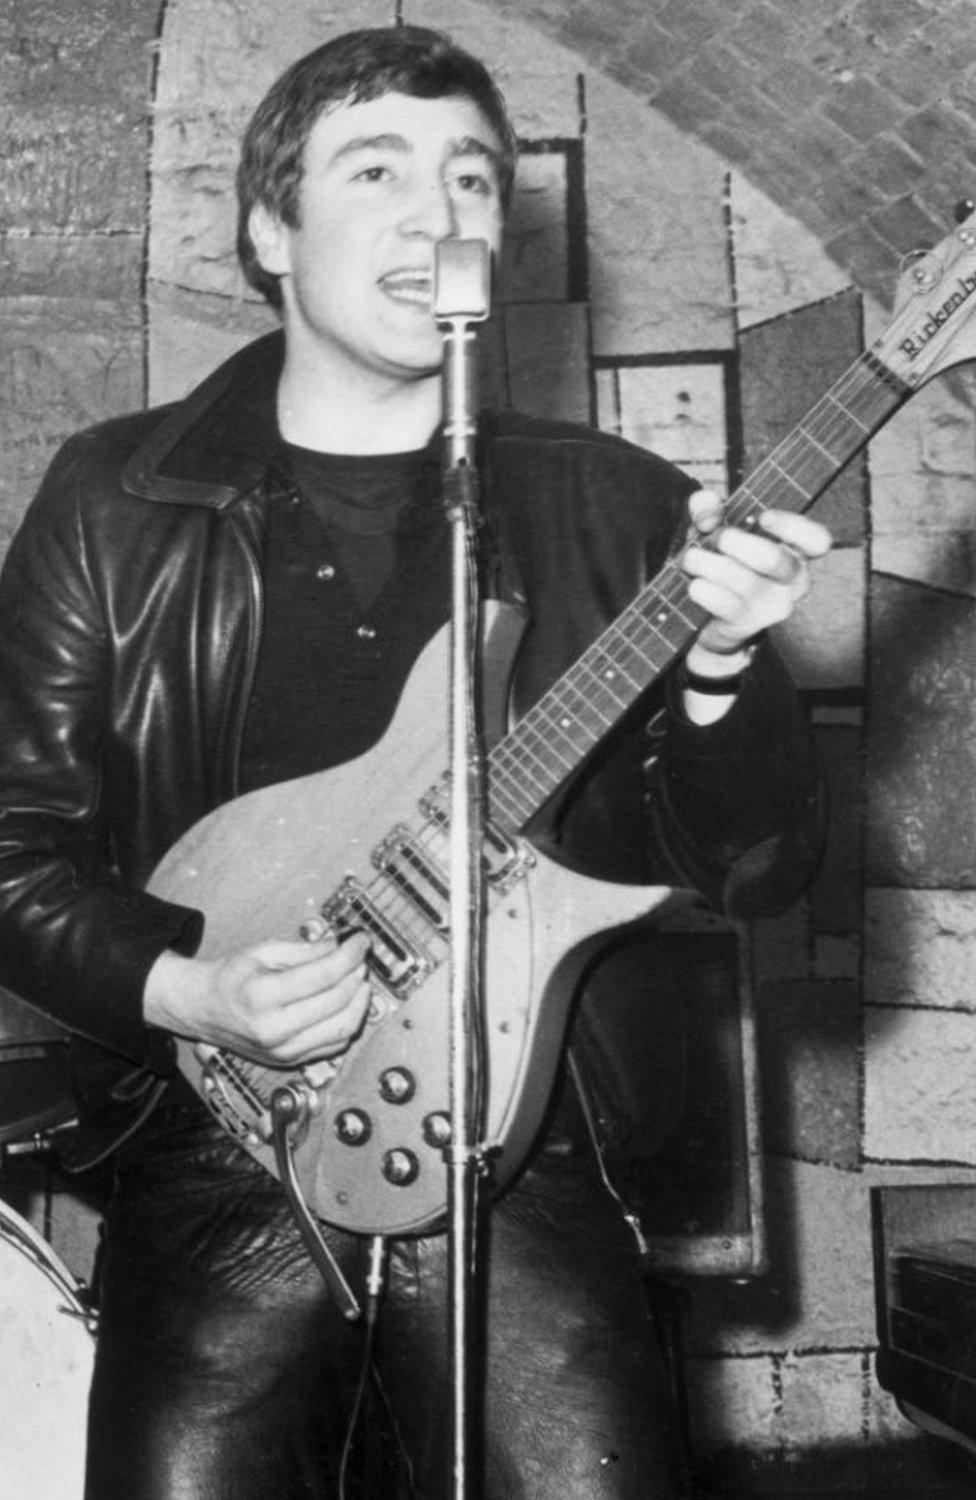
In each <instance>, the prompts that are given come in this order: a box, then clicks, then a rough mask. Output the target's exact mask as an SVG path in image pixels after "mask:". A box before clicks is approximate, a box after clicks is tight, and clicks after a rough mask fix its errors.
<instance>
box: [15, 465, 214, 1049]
mask: <svg viewBox="0 0 976 1500" xmlns="http://www.w3.org/2000/svg"><path fill="white" fill-rule="evenodd" d="M83 452H84V443H83V441H82V440H77V439H76V440H73V441H72V442H71V443H69V444H68V445H66V447H65V449H64V450H62V453H61V454H60V455H59V457H58V458H57V459H56V460H55V463H54V464H53V465H52V468H51V470H50V471H49V474H48V476H47V478H46V480H45V482H44V484H43V486H42V488H41V491H40V493H39V494H38V496H37V498H36V500H35V501H34V504H33V505H32V506H31V507H30V509H29V511H28V513H27V516H26V517H25V520H24V522H23V525H22V527H21V529H20V531H19V533H18V535H17V536H16V537H15V539H14V541H13V543H12V545H11V548H10V552H9V555H8V557H7V560H6V563H5V566H4V570H3V574H2V577H0V983H3V984H5V985H7V986H9V987H10V988H11V989H13V990H15V991H17V992H18V993H19V994H21V995H22V996H23V997H24V998H25V999H27V1000H29V1001H31V1002H32V1003H33V1004H35V1005H37V1006H39V1007H40V1008H41V1009H43V1010H44V1011H45V1012H47V1013H48V1014H49V1015H51V1016H53V1017H54V1018H55V1019H57V1020H58V1021H60V1022H61V1023H62V1024H64V1025H66V1026H67V1027H68V1028H69V1029H71V1030H72V1031H75V1032H78V1033H81V1034H82V1035H84V1036H86V1037H88V1038H90V1039H91V1040H94V1041H96V1042H98V1043H100V1044H102V1045H104V1046H107V1047H109V1048H111V1049H112V1050H114V1051H117V1052H121V1053H122V1054H124V1055H126V1056H128V1057H130V1058H132V1059H133V1060H134V1061H136V1062H140V1063H146V1064H148V1065H149V1066H150V1067H152V1068H154V1069H156V1070H157V1071H163V1070H168V1069H169V1067H170V1066H171V1057H172V1043H171V1039H169V1038H168V1037H167V1036H165V1035H164V1034H163V1033H162V1032H159V1031H155V1030H153V1029H152V1028H147V1027H146V1026H145V1025H144V1023H143V1020H142V992H143V987H144V983H145V978H146V975H147V973H148V971H149V969H150V968H151V966H152V964H153V962H154V961H155V959H156V957H157V955H158V954H159V953H160V952H161V951H162V950H163V949H164V948H167V947H171V946H172V947H176V948H178V949H182V950H183V951H192V949H193V947H194V946H195V945H196V943H197V942H198V941H199V934H200V926H201V919H200V917H199V915H198V914H197V913H194V912H191V911H187V910H183V909H180V908H178V907H174V906H170V905H168V904H166V903H164V902H161V901H159V900H157V899H155V898H153V897H150V896H148V895H147V894H145V893H144V892H142V891H140V890H137V889H130V888H127V887H126V886H125V885H124V884H123V883H122V882H121V880H120V879H119V877H118V875H117V872H116V871H115V869H114V867H113V860H112V844H111V836H110V831H109V829H108V828H107V827H106V826H105V819H104V816H103V807H102V798H101V774H100V770H101V759H102V752H103V740H102V736H103V735H104V734H105V732H106V731H105V727H104V725H105V719H106V715H105V698H106V693H107V685H106V679H105V674H106V673H107V671H108V670H109V658H108V652H107V649H106V645H107V629H106V623H105V614H104V607H103V598H102V595H101V591H100V587H99V583H98V580H97V578H96V577H95V576H94V575H93V573H92V571H91V569H90V567H89V559H88V556H87V552H86V546H85V533H84V527H83V525H82V522H81V519H80V514H79V507H78V506H77V504H76V492H77V490H78V485H79V480H78V475H79V472H80V469H81V468H82V465H81V463H80V460H79V455H80V454H82V453H83Z"/></svg>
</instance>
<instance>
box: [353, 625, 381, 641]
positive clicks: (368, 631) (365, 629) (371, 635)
mask: <svg viewBox="0 0 976 1500" xmlns="http://www.w3.org/2000/svg"><path fill="white" fill-rule="evenodd" d="M356 634H357V635H358V636H359V639H360V640H361V641H375V639H376V626H375V625H357V627H356Z"/></svg>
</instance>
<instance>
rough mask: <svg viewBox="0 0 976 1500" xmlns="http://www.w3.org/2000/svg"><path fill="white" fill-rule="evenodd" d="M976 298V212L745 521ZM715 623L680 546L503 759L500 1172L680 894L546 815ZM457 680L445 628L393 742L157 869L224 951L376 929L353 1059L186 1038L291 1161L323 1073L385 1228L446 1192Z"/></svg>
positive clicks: (328, 1149)
mask: <svg viewBox="0 0 976 1500" xmlns="http://www.w3.org/2000/svg"><path fill="white" fill-rule="evenodd" d="M974 308H976V214H970V215H969V216H968V217H967V218H966V219H965V220H963V221H962V222H961V223H960V224H959V226H958V227H957V228H956V229H955V230H954V232H953V233H952V234H950V235H948V236H947V237H946V238H945V239H944V240H943V241H942V242H941V243H940V244H939V245H938V246H937V247H936V248H935V249H933V250H931V251H928V252H925V253H921V254H919V255H917V256H915V257H914V258H912V259H911V260H910V261H909V263H908V265H907V268H906V270H905V271H904V273H903V276H902V279H901V283H900V287H899V295H898V299H897V301H896V311H895V314H894V317H893V320H892V322H891V323H890V325H889V327H888V328H887V330H886V332H885V333H884V334H883V335H882V336H881V337H880V338H879V339H878V340H877V341H876V343H875V344H874V345H873V347H872V348H871V349H870V350H868V351H867V352H866V353H864V354H862V355H861V356H860V357H859V358H858V359H857V360H855V362H854V363H853V364H852V365H851V366H850V368H849V369H848V370H847V371H846V372H845V373H844V374H843V375H842V376H841V377H840V379H839V380H838V381H837V382H836V383H835V384H834V385H833V386H832V387H831V389H830V390H829V391H828V392H827V393H826V395H824V396H823V397H822V398H821V400H820V401H818V402H817V404H816V405H815V406H814V407H813V408H812V409H811V410H810V411H809V412H808V413H807V415H806V416H805V417H804V418H803V420H802V422H800V424H799V425H798V426H797V427H795V428H794V429H793V431H792V432H791V433H790V434H789V436H788V437H787V438H785V439H784V440H783V441H782V442H781V443H780V444H779V445H778V446H777V447H776V448H775V450H774V451H773V452H771V453H770V454H769V456H768V457H767V458H766V459H765V460H764V461H763V462H762V463H761V464H760V465H759V466H758V468H757V469H756V470H755V472H754V473H753V474H752V475H751V477H750V478H749V479H748V480H747V482H746V483H744V484H743V485H741V486H740V488H738V489H737V490H736V491H735V493H734V494H733V495H732V497H731V498H730V500H729V502H728V511H727V514H728V519H729V521H730V522H731V523H732V524H734V525H737V526H744V527H750V526H754V525H755V524H756V523H757V520H758V518H759V517H760V516H761V514H762V513H763V511H764V509H765V508H766V507H767V506H776V507H778V508H780V509H790V510H805V509H806V508H807V507H808V506H809V505H810V504H812V502H813V501H814V500H815V499H816V497H817V496H818V495H819V494H820V493H821V492H822V491H823V489H824V488H825V487H826V485H827V484H828V483H829V481H830V480H831V479H832V478H833V477H834V475H835V474H836V473H837V472H838V471H839V470H840V469H841V468H842V467H843V466H844V465H845V464H846V463H847V461H848V460H849V459H850V458H851V457H852V456H853V455H854V454H855V453H856V452H857V451H858V450H859V449H860V448H862V447H863V446H864V444H865V443H866V442H867V441H868V439H869V438H870V437H871V436H872V435H873V434H874V433H875V432H876V431H877V430H878V429H879V428H880V427H881V426H882V424H883V423H884V422H885V421H887V419H888V418H889V417H890V416H891V415H892V414H893V413H894V412H895V411H896V410H897V409H898V408H899V407H900V406H901V405H902V404H903V403H904V402H905V401H906V400H907V399H908V398H909V397H910V396H911V395H912V394H913V392H914V391H915V390H917V389H918V388H919V387H920V386H921V385H922V384H923V383H924V382H925V381H926V380H928V379H930V378H931V377H932V376H933V375H934V374H936V373H938V372H939V371H941V370H944V369H947V368H949V367H950V366H951V365H954V364H959V363H961V362H962V361H964V360H967V359H971V358H973V356H974V353H976V343H974V339H973V331H972V318H971V314H972V311H973V309H974ZM487 614H488V616H489V619H488V625H489V629H488V632H487V635H488V640H487V645H486V670H485V673H484V676H485V678H486V680H490V681H493V680H496V679H498V680H500V679H501V678H502V677H503V676H504V674H503V673H502V672H501V671H500V670H499V665H498V661H497V660H496V657H500V656H503V655H510V654H511V640H510V639H509V638H508V637H509V631H508V622H507V620H506V617H505V614H504V611H503V610H502V609H500V608H499V607H497V606H495V607H493V608H491V609H490V610H489V611H488V612H487ZM704 619H705V616H704V613H703V612H702V611H701V610H699V609H698V608H697V607H696V606H695V605H694V604H693V602H692V601H691V600H690V599H689V597H688V592H687V588H686V582H685V577H684V574H683V573H682V572H681V569H680V566H679V564H678V562H677V561H672V562H669V563H668V564H667V565H666V566H665V567H664V569H663V570H662V571H661V573H659V574H658V576H657V577H656V578H655V579H654V581H653V582H652V583H651V584H649V585H648V586H647V587H646V588H645V589H643V590H642V592H641V593H640V594H639V595H638V597H637V598H636V599H634V600H633V601H632V603H631V604H630V605H629V606H628V607H627V608H626V609H625V610H624V611H623V613H622V614H621V615H620V616H619V617H618V618H617V619H616V620H615V621H614V622H613V623H612V624H611V625H610V626H609V627H608V628H607V629H606V630H605V631H604V632H603V634H602V635H601V636H600V637H599V638H598V639H597V640H596V641H595V642H594V643H593V645H591V646H590V647H589V649H588V650H587V651H586V652H584V654H583V655H582V656H581V657H580V658H579V659H578V660H577V661H576V662H575V663H574V664H573V665H572V666H571V667H570V668H569V670H568V671H567V672H565V673H564V675H563V676H562V677H561V678H560V679H559V680H558V681H557V682H556V683H554V685H553V686H552V687H551V688H550V689H549V690H548V692H547V693H545V694H544V696H543V697H542V698H541V699H540V700H539V702H538V703H536V704H535V706H534V707H533V708H532V709H531V710H530V711H529V712H528V713H527V714H525V716H524V717H523V718H522V719H520V720H519V721H518V722H517V723H516V724H515V726H514V728H512V729H510V730H509V731H508V732H507V733H505V734H503V735H502V736H501V738H500V739H499V740H498V741H497V743H496V744H495V746H494V748H493V749H492V750H491V752H490V754H489V757H488V762H487V776H486V779H487V807H486V831H485V840H484V857H485V869H486V903H487V908H488V909H487V916H486V928H485V942H484V958H485V986H484V989H485V996H486V1005H485V1009H486V1015H485V1018H484V1019H485V1026H484V1030H485V1037H484V1047H485V1062H486V1075H487V1089H486V1095H487V1097H486V1100H485V1119H484V1137H485V1140H486V1142H487V1143H488V1144H489V1145H490V1147H491V1148H492V1156H493V1172H492V1183H493V1187H503V1186H504V1185H505V1184H506V1183H507V1182H508V1181H510V1180H511V1178H512V1176H513V1175H514V1173H515V1172H516V1171H517V1169H518V1167H519V1166H520V1165H521V1162H522V1160H523V1159H524V1156H525V1154H526V1152H527V1150H528V1148H529V1145H530V1144H531V1141H532V1139H533V1136H534V1135H535V1133H536V1130H537V1128H538V1126H539V1124H540V1121H541V1118H542V1115H543V1112H544V1109H545V1106H546V1102H547V1100H548V1096H549V1092H550V1088H551V1083H552V1079H553V1075H554V1072H555V1069H556V1066H557V1063H558V1060H559V1056H560V1051H561V1047H562V1043H563V1037H564V1032H565V1029H566V1025H567V1021H568V1016H569V1011H570V1006H571V1003H572V997H573V992H574V990H575V988H576V985H577V983H578V980H579V977H580V975H581V972H582V968H583V965H584V964H585V962H586V960H587V958H588V957H589V955H590V954H591V953H592V952H593V951H594V950H595V948H596V947H598V946H601V945H602V944H603V943H605V941H606V933H607V930H608V929H609V928H619V927H620V926H622V925H623V924H626V923H630V922H637V921H639V920H642V919H645V918H646V917H647V916H648V914H649V913H651V912H653V911H654V910H656V909H660V908H661V907H662V906H663V905H664V904H665V903H667V902H668V901H669V900H671V899H672V896H673V893H672V892H671V891H670V890H669V889H667V888H665V887H637V886H623V885H615V884H612V883H609V882H602V881H595V880H592V879H589V878H587V877H585V876H582V875H579V874H577V873H574V872H572V871H570V870H567V869H565V868H563V867H561V866H559V865H557V864H555V863H554V862H553V861H552V860H550V859H549V858H547V857H546V856H545V855H544V854H543V853H541V852H540V851H539V850H537V849H535V848H533V847H532V845H531V844H530V843H529V842H528V841H527V840H526V839H525V838H524V837H523V832H522V831H523V830H524V829H525V827H526V826H527V825H528V824H529V823H530V821H531V819H532V817H533V815H534V814H535V813H536V812H537V811H538V810H539V809H540V808H541V807H542V806H543V805H544V804H545V803H546V802H547V800H548V799H549V797H550V796H551V795H552V794H553V793H554V792H555V791H557V790H558V789H559V787H560V786H561V785H562V784H563V783H564V782H565V781H566V779H567V778H568V777H569V776H570V775H571V774H572V773H573V771H574V770H575V769H576V768H577V767H578V766H579V765H580V764H581V763H582V761H583V760H584V759H585V758H586V757H587V755H588V754H589V753H590V752H591V751H592V750H593V749H594V747H595V746H596V745H597V744H599V742H600V741H601V740H602V739H603V738H604V737H605V735H606V734H607V733H608V732H609V731H610V729H611V728H612V727H613V726H614V724H616V723H617V721H618V720H619V719H620V718H621V716H622V715H623V714H624V713H625V712H626V711H627V710H628V709H629V708H630V707H631V706H632V705H633V704H634V703H635V701H636V700H637V698H638V697H639V696H640V695H641V694H642V693H643V692H644V691H645V690H646V689H647V688H648V687H649V686H650V684H651V683H653V682H654V681H655V680H656V679H657V678H658V677H659V676H660V675H661V674H662V673H663V672H664V671H665V670H666V669H667V668H668V667H669V666H670V665H671V664H672V663H673V661H674V660H675V658H676V657H677V656H678V655H679V654H680V653H681V652H682V651H683V650H684V649H685V647H686V646H687V645H688V644H689V642H690V641H691V639H692V638H693V637H694V635H695V634H696V632H697V631H698V629H699V628H700V627H701V625H702V624H703V623H704ZM447 680H448V642H447V632H446V630H445V631H444V632H442V633H441V634H440V635H439V636H437V637H436V638H435V639H434V640H433V641H432V642H431V643H430V645H429V646H428V647H427V648H426V650H425V651H424V652H423V653H422V655H421V656H420V658H419V659H418V661H417V663H416V665H415V667H414V670H413V672H412V673H411V676H410V678H409V681H408V683H407V686H406V689H405V691H404V695H403V698H402V700H401V703H400V705H399V708H398V710H397V713H396V715H395V717H394V720H393V722H392V724H391V726H390V729H389V731H388V732H387V734H386V735H385V736H384V737H383V740H382V742H381V743H380V744H379V745H377V746H376V747H375V748H374V749H373V750H371V751H369V752H368V753H367V754H365V755H364V756H362V757H360V758H359V759H357V760H355V761H353V762H350V763H349V764H347V765H344V766H340V767H339V768H337V769H335V770H331V771H327V772H322V773H320V774H318V775H313V776H307V777H302V778H299V779H297V780H293V781H289V782H284V783H281V784H279V785H277V786H271V787H267V788H263V789H261V790H259V791H256V792H253V793H249V794H248V795H246V796H243V797H240V798H238V799H236V800H235V801H233V802H230V803H227V804H225V805H224V806H222V807H219V808H217V809H216V811H214V812H213V813H212V814H210V815H209V816H208V817H206V818H204V819H203V820H202V821H201V822H200V823H198V824H197V825H196V826H195V827H193V828H192V829H191V830H190V831H189V832H188V833H187V834H186V835H185V836H184V837H183V838H182V839H181V840H180V841H179V842H178V843H177V844H176V845H175V846H174V848H173V849H172V850H171V851H170V853H169V854H168V855H167V856H166V858H165V859H164V860H163V861H162V863H161V864H160V865H159V867H158V868H157V870H156V871H155V873H154V875H153V877H152V879H151V881H150V882H149V889H150V891H152V892H154V893H155V894H156V895H159V896H161V897H164V898H167V899H170V900H172V901H176V902H180V903H183V904H185V905H188V906H195V907H198V908H200V909H202V910H203V912H204V914H205V917H206V925H205V932H204V938H203V943H202V946H201V949H200V953H201V955H203V956H207V955H215V954H218V953H221V952H227V951H231V950H233V949H236V948H239V947H243V946H245V945H248V944H251V943H253V942H256V941H258V940H260V939H263V938H267V937H273V936H276V937H294V936H296V935H297V934H298V933H299V932H304V933H305V934H306V935H307V936H310V937H314V936H316V935H317V934H319V933H321V932H322V931H325V930H331V931H332V932H334V933H335V934H336V935H338V936H340V937H341V936H342V935H343V934H344V933H347V932H349V931H352V930H354V929H360V930H363V931H365V932H366V933H367V934H368V935H369V937H370V940H371V944H372V948H371V953H370V956H369V960H368V963H369V968H370V971H371V982H372V985H373V989H374V993H375V994H376V995H377V996H378V997H379V1005H378V1008H377V1009H378V1014H377V1015H376V1016H375V1017H374V1019H372V1020H371V1021H370V1022H369V1023H368V1024H367V1025H366V1026H365V1028H364V1030H363V1033H362V1034H361V1036H360V1037H359V1038H358V1039H357V1040H356V1042H355V1043H354V1044H353V1045H352V1046H351V1047H350V1048H349V1050H348V1051H347V1052H346V1053H345V1054H344V1055H343V1056H342V1057H341V1058H339V1059H337V1060H336V1061H334V1062H322V1063H316V1064H314V1065H311V1066H308V1067H303V1068H296V1069H287V1068H281V1069H279V1068H270V1067H262V1066H259V1065H257V1064H255V1063H252V1062H250V1061H248V1060H246V1059H243V1058H240V1057H238V1056H236V1055H235V1054H233V1053H232V1052H230V1051H228V1050H226V1049H220V1048H216V1047H212V1046H204V1045H202V1044H194V1043H192V1042H190V1041H181V1042H180V1043H179V1047H178V1050H179V1064H180V1067H181V1069H182V1071H183V1072H184V1074H185V1075H186V1077H187V1078H188V1079H189V1080H190V1082H191V1083H192V1084H193V1085H194V1087H195V1088H196V1089H197V1090H198V1092H199V1093H200V1094H201V1095H202V1097H203V1098H204V1099H205V1100H207V1101H208V1103H209V1104H210V1106H211V1108H212V1109H213V1111H214V1113H215V1114H216V1116H217V1118H218V1119H220V1120H221V1122H222V1123H223V1124H224V1126H225V1127H226V1128H227V1130H228V1131H230V1132H231V1133H232V1134H233V1135H234V1136H236V1137H237V1138H238V1139H239V1140H240V1141H241V1142H242V1143H243V1145H244V1146H245V1147H246V1148H247V1149H248V1150H249V1151H250V1152H251V1153H252V1155H254V1156H255V1157H256V1158H257V1159H258V1160H259V1161H261V1162H262V1163H263V1164H264V1165H265V1166H266V1167H267V1168H268V1170H269V1171H271V1172H274V1173H276V1175H280V1173H279V1171H278V1159H277V1158H276V1153H275V1149H274V1145H273V1140H272V1135H273V1131H272V1097H273V1095H274V1093H275V1091H276V1090H277V1089H278V1088H279V1087H280V1086H281V1085H282V1084H288V1085H289V1086H290V1087H291V1088H292V1089H295V1090H298V1091H299V1093H300V1094H301V1097H302V1098H303V1099H304V1100H305V1101H306V1104H307V1109H306V1111H305V1114H306V1118H305V1122H304V1124H303V1127H302V1129H301V1130H300V1131H297V1132H296V1133H295V1137H294V1139H293V1141H292V1160H293V1169H294V1173H295V1177H296V1179H297V1183H298V1186H299V1189H300V1191H301V1193H302V1194H303V1195H304V1198H305V1201H306V1202H307V1204H308V1205H309V1207H310V1209H311V1210H312V1212H313V1213H314V1214H316V1215H318V1217H320V1218H321V1219H323V1220H325V1221H326V1222H328V1223H330V1224H333V1225H336V1226H338V1227H340V1228H343V1229H347V1230H351V1231H354V1232H357V1233H362V1234H382V1235H390V1234H411V1233H419V1232H423V1231H428V1230H430V1229H432V1228H436V1227H438V1226H439V1225H440V1224H442V1223H443V1220H444V1216H445V1211H446V1204H447V1168H446V1166H445V1160H444V1149H445V1146H446V1145H447V1144H448V1142H449V1141H450V1136H451V1119H450V1112H449V1079H448V1066H449V1062H448V1055H447V1054H448V1004H447V1000H448V996H447V970H448V967H449V966H448V962H447V960H448V958H449V953H450V948H449V939H450V935H449V930H448V901H449V891H448V880H447V874H446V871H447V869H448V866H449V859H448V850H449V838H450V830H449V782H448V778H447V775H446V773H445V771H444V762H445V759H446V748H445V736H444V732H443V730H442V728H441V727H440V726H439V724H438V722H437V721H438V720H439V719H440V717H441V715H440V714H431V712H430V705H431V704H432V703H436V704H441V703H443V702H444V699H445V688H446V683H447ZM496 708H497V705H496Z"/></svg>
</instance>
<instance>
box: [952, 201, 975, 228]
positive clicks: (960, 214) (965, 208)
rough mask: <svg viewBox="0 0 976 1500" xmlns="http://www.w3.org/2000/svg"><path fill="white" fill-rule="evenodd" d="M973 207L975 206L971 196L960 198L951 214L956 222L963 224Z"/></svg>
mask: <svg viewBox="0 0 976 1500" xmlns="http://www.w3.org/2000/svg"><path fill="white" fill-rule="evenodd" d="M974 208H976V203H974V202H973V200H972V198H960V200H959V202H958V203H957V204H956V207H955V212H954V214H953V217H954V219H955V221H956V223H957V224H964V223H965V222H966V220H967V219H968V218H969V215H970V214H971V213H972V211H973V209H974Z"/></svg>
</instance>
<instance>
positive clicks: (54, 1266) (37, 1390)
mask: <svg viewBox="0 0 976 1500" xmlns="http://www.w3.org/2000/svg"><path fill="white" fill-rule="evenodd" d="M93 1328H94V1323H93V1319H92V1318H91V1316H90V1315H89V1314H88V1312H87V1310H86V1308H85V1305H84V1302H83V1299H82V1293H81V1288H80V1287H79V1285H78V1283H77V1282H76V1281H75V1280H74V1279H73V1278H72V1276H71V1275H70V1273H69V1272H68V1271H67V1269H66V1268H65V1267H64V1266H63V1265H62V1264H61V1262H60V1261H59V1260H58V1258H57V1256H56V1255H55V1254H54V1252H53V1251H52V1249H51V1247H50V1245H49V1244H48V1243H47V1241H46V1240H44V1239H42V1237H41V1236H40V1235H39V1234H38V1233H37V1231H36V1230H35V1229H33V1228H32V1227H31V1225H30V1224H28V1223H27V1222H26V1221H25V1220H24V1219H22V1218H21V1217H20V1215H19V1214H16V1213H14V1211H13V1209H12V1208H10V1207H9V1205H8V1204H6V1203H0V1494H3V1495H5V1496H7V1495H9V1496H10V1497H11V1500H15V1497H16V1500H20V1497H21V1496H23V1497H25V1500H26V1497H27V1496H36V1497H37V1500H81V1496H82V1492H83V1490H84V1474H85V1426H86V1422H87V1415H88V1389H89V1386H90V1384H91V1375H92V1362H93V1360H94V1356H95V1338H94V1332H93Z"/></svg>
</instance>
